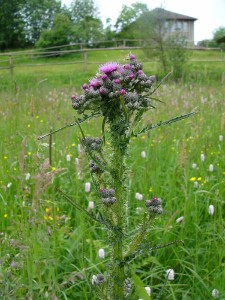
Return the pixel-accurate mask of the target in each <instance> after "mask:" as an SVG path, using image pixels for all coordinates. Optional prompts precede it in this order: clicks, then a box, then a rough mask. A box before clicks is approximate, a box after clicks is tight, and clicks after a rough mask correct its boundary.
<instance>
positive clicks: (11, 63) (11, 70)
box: [9, 55, 14, 76]
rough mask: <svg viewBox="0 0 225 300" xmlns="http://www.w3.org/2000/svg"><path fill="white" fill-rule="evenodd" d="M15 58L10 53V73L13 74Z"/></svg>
mask: <svg viewBox="0 0 225 300" xmlns="http://www.w3.org/2000/svg"><path fill="white" fill-rule="evenodd" d="M13 68H14V66H13V59H12V55H9V71H10V75H11V76H13Z"/></svg>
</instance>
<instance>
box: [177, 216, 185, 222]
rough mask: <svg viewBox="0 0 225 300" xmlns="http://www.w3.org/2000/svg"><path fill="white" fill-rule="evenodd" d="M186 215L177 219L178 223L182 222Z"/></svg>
mask: <svg viewBox="0 0 225 300" xmlns="http://www.w3.org/2000/svg"><path fill="white" fill-rule="evenodd" d="M183 219H184V217H183V216H181V217H179V218H177V219H176V223H181V222H182V221H183Z"/></svg>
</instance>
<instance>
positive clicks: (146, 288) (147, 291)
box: [145, 286, 151, 296]
mask: <svg viewBox="0 0 225 300" xmlns="http://www.w3.org/2000/svg"><path fill="white" fill-rule="evenodd" d="M145 290H146V293H147V294H148V296H151V288H150V286H145Z"/></svg>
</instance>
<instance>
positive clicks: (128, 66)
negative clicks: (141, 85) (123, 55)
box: [123, 64, 131, 70]
mask: <svg viewBox="0 0 225 300" xmlns="http://www.w3.org/2000/svg"><path fill="white" fill-rule="evenodd" d="M123 68H124V69H125V70H130V69H131V65H129V64H126V65H124V66H123Z"/></svg>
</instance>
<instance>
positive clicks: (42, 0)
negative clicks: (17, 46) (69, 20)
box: [20, 0, 61, 45]
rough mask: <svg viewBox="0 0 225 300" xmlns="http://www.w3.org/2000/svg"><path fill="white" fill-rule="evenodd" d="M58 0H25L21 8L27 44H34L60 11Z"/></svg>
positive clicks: (50, 25)
mask: <svg viewBox="0 0 225 300" xmlns="http://www.w3.org/2000/svg"><path fill="white" fill-rule="evenodd" d="M60 9H61V1H60V0H25V1H23V7H22V9H21V12H20V13H21V15H22V17H23V20H24V23H25V26H24V31H25V35H26V41H27V43H28V44H31V45H33V44H35V42H36V41H37V40H38V39H39V37H40V35H41V33H42V31H43V30H46V29H50V28H51V27H52V25H53V20H54V17H55V15H56V14H57V13H60Z"/></svg>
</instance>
